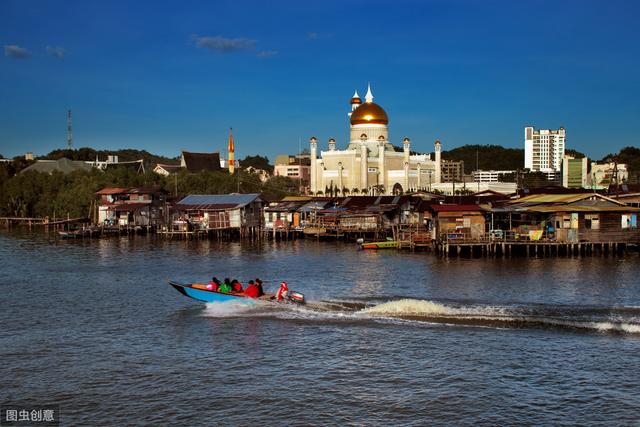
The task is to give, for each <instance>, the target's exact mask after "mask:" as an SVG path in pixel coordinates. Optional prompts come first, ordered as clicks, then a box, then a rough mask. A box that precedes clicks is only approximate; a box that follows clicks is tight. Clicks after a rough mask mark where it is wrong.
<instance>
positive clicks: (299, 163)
mask: <svg viewBox="0 0 640 427" xmlns="http://www.w3.org/2000/svg"><path fill="white" fill-rule="evenodd" d="M298 193H299V194H302V138H300V137H298Z"/></svg>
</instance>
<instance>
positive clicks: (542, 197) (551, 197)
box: [509, 193, 620, 204]
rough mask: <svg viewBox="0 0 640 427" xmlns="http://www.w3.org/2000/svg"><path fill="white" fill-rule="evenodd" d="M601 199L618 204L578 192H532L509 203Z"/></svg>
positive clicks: (592, 194) (601, 196) (594, 195)
mask: <svg viewBox="0 0 640 427" xmlns="http://www.w3.org/2000/svg"><path fill="white" fill-rule="evenodd" d="M591 198H596V199H601V200H608V201H611V202H614V203H616V204H620V202H617V201H615V200H613V199H610V198H609V197H605V196H603V195H601V194H597V193H579V194H534V195H531V196H526V197H522V198H520V199H515V200H512V201H511V202H509V203H540V204H541V203H574V202H577V201H580V200H585V199H591Z"/></svg>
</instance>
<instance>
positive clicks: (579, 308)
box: [0, 232, 640, 426]
mask: <svg viewBox="0 0 640 427" xmlns="http://www.w3.org/2000/svg"><path fill="white" fill-rule="evenodd" d="M639 261H640V259H639V256H638V254H637V253H631V254H628V255H626V256H621V257H584V258H581V257H576V258H537V259H536V258H530V259H525V258H511V259H509V258H505V259H502V258H498V259H485V258H480V259H457V258H453V259H442V258H438V257H436V256H433V255H430V254H426V253H409V252H395V251H379V252H367V251H358V250H356V248H355V246H354V245H351V244H342V243H328V242H315V241H304V240H298V241H294V242H276V243H274V242H265V243H262V244H251V243H220V242H212V241H164V240H161V239H155V238H153V237H147V238H142V237H136V238H114V239H102V240H96V239H94V240H84V241H55V240H53V239H51V238H49V237H47V236H46V235H42V234H28V233H16V232H11V233H8V232H2V233H0V264H1V268H2V274H1V275H0V290H1V295H2V296H1V297H0V298H1V299H0V302H1V307H2V308H1V309H0V325H2V326H1V329H0V361H1V363H0V378H2V386H1V388H0V405H2V404H7V403H10V402H26V403H30V404H40V405H44V404H56V405H60V410H61V414H62V424H63V425H92V426H94V425H95V426H97V425H151V424H157V425H189V426H196V425H212V426H214V425H215V426H217V425H260V426H263V425H269V426H272V425H381V426H390V425H415V426H422V425H428V424H439V425H440V424H455V425H478V424H485V425H488V424H490V425H496V424H500V425H504V424H525V425H532V424H536V425H539V424H545V425H548V424H601V425H604V424H606V425H630V424H638V422H640V369H639V366H640V279H639V277H640V262H639ZM213 274H215V275H216V276H217V277H219V278H224V277H237V278H238V279H240V280H241V281H242V282H243V283H246V282H247V281H248V280H249V279H251V278H254V277H256V276H259V277H261V278H263V279H264V281H265V288H266V289H267V290H273V289H275V287H276V285H277V283H278V281H279V280H282V279H285V280H287V282H288V283H289V286H290V288H292V289H295V290H297V291H300V292H303V293H304V294H305V296H306V297H307V299H308V300H309V304H308V305H307V306H306V307H298V306H289V305H281V306H279V305H275V304H272V303H264V304H258V305H256V306H255V307H251V308H246V307H243V306H237V305H234V304H209V305H206V304H204V303H199V302H197V301H194V300H190V299H187V298H185V297H184V296H182V295H181V294H179V293H178V292H176V291H175V290H174V289H172V288H171V287H170V286H168V285H167V284H166V280H167V279H168V278H171V279H177V280H180V281H206V280H207V279H209V278H210V277H211V276H212V275H213Z"/></svg>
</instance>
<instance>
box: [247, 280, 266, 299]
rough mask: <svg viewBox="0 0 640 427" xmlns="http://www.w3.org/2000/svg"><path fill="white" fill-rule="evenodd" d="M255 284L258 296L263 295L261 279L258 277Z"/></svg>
mask: <svg viewBox="0 0 640 427" xmlns="http://www.w3.org/2000/svg"><path fill="white" fill-rule="evenodd" d="M249 283H251V282H249ZM256 286H257V287H258V297H261V296H263V295H264V289H262V280H260V279H256Z"/></svg>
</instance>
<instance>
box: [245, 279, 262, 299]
mask: <svg viewBox="0 0 640 427" xmlns="http://www.w3.org/2000/svg"><path fill="white" fill-rule="evenodd" d="M244 294H245V295H246V296H248V297H249V298H258V297H259V296H260V289H259V288H258V286H256V284H255V283H253V280H249V286H247V289H245V290H244Z"/></svg>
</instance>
